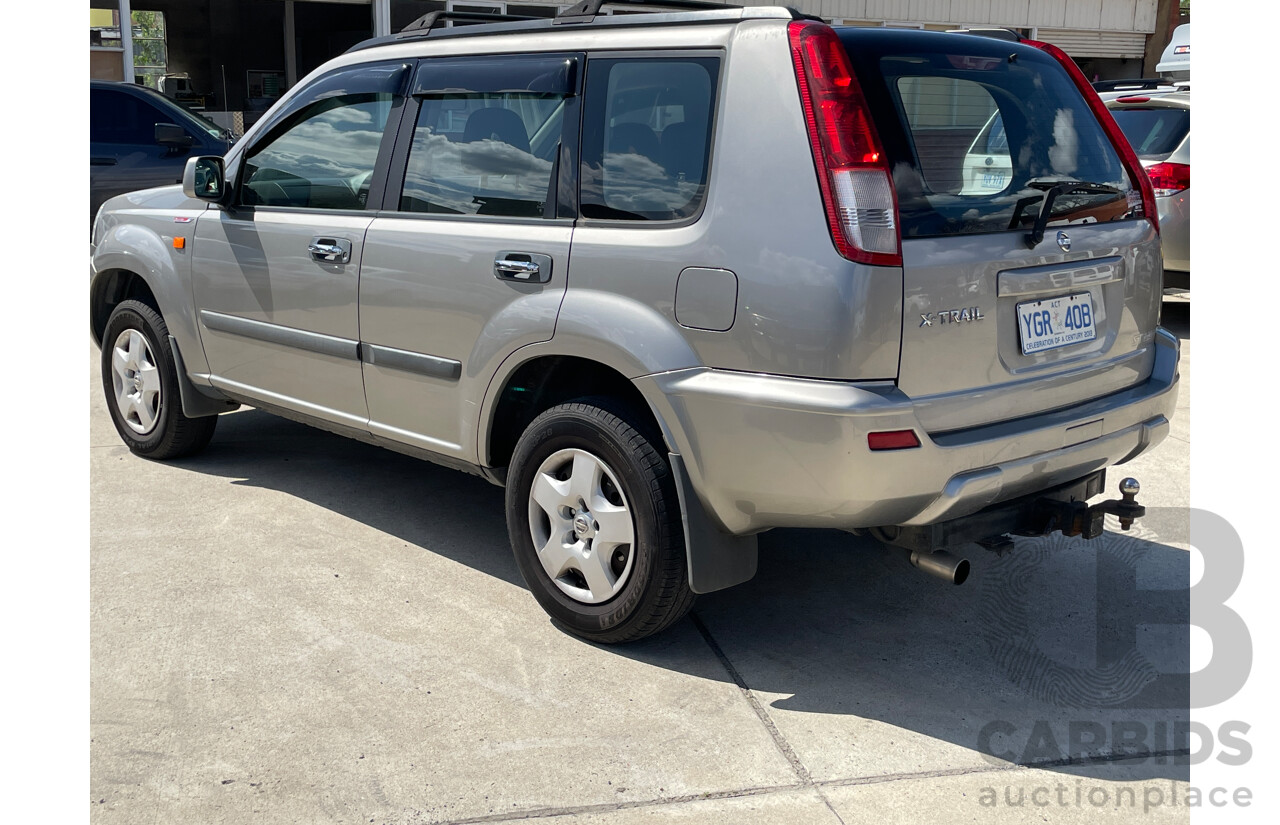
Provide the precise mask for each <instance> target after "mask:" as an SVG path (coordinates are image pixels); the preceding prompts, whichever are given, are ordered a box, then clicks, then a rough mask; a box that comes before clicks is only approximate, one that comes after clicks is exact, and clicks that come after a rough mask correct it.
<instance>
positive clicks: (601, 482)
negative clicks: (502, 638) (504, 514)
mask: <svg viewBox="0 0 1280 825" xmlns="http://www.w3.org/2000/svg"><path fill="white" fill-rule="evenodd" d="M529 531H530V534H531V535H532V537H533V547H534V549H535V550H536V551H537V553H538V560H539V561H540V562H541V563H542V569H543V570H545V571H546V573H547V575H548V576H549V577H550V578H551V581H552V582H553V583H555V586H556V587H558V588H560V592H562V593H564V594H565V595H566V596H568V597H569V598H571V599H573V600H575V601H579V602H583V603H585V604H600V603H601V602H606V601H608V600H609V599H612V598H613V597H614V596H616V595H618V593H619V592H620V591H621V590H622V588H623V587H624V586H626V583H627V579H628V578H630V576H631V569H632V567H633V566H634V564H635V562H634V559H635V553H634V552H633V548H634V543H635V524H634V522H633V521H632V518H631V508H630V507H629V506H628V504H627V499H626V496H624V495H623V493H622V485H621V484H619V483H618V479H617V477H616V476H615V475H614V474H613V471H612V470H610V469H609V466H608V465H607V464H605V463H604V462H603V461H601V460H600V459H599V458H597V457H596V456H594V455H592V454H591V453H589V452H587V451H586V450H578V449H570V450H560V451H559V452H556V453H553V454H552V455H551V456H549V457H548V458H547V459H546V460H545V461H543V462H542V465H541V466H540V467H538V471H537V472H536V473H535V474H534V477H533V485H532V486H531V487H530V490H529Z"/></svg>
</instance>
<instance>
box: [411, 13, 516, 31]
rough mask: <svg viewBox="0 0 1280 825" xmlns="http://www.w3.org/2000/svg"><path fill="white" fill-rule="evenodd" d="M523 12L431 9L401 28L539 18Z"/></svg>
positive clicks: (435, 27) (429, 28) (426, 27)
mask: <svg viewBox="0 0 1280 825" xmlns="http://www.w3.org/2000/svg"><path fill="white" fill-rule="evenodd" d="M538 19H540V18H537V17H529V16H527V15H523V14H485V13H484V12H479V11H444V10H441V11H429V12H427V13H426V14H424V15H422V16H421V17H419V18H418V19H417V20H414V21H413V22H412V23H410V24H409V25H407V26H405V27H404V28H403V29H401V30H400V33H401V34H404V33H406V32H429V31H431V30H432V29H438V28H440V27H441V26H443V25H444V24H446V23H449V22H451V21H455V20H456V21H464V20H465V21H469V22H476V23H502V22H506V21H509V20H538Z"/></svg>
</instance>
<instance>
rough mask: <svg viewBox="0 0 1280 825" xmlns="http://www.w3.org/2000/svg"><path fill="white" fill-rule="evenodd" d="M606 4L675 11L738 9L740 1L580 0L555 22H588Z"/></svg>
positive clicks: (562, 13) (557, 17)
mask: <svg viewBox="0 0 1280 825" xmlns="http://www.w3.org/2000/svg"><path fill="white" fill-rule="evenodd" d="M606 5H613V6H652V7H657V8H654V9H653V11H657V10H659V9H664V8H665V9H673V10H676V11H705V10H706V9H740V8H742V4H741V3H714V2H709V0H581V2H579V3H576V4H574V5H572V6H570V7H569V8H567V9H565V10H564V11H562V12H560V13H559V14H557V15H556V17H555V22H556V23H561V24H563V23H589V22H591V21H592V20H594V19H596V15H598V14H600V10H601V9H603V8H604V7H605V6H606Z"/></svg>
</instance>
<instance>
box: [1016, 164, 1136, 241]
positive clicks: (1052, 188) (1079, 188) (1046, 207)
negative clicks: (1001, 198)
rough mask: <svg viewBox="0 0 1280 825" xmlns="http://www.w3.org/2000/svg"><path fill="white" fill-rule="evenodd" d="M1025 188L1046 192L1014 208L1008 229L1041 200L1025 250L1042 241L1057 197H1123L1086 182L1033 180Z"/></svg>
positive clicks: (1104, 186)
mask: <svg viewBox="0 0 1280 825" xmlns="http://www.w3.org/2000/svg"><path fill="white" fill-rule="evenodd" d="M1027 186H1029V187H1031V188H1033V189H1044V190H1046V191H1045V193H1044V195H1042V196H1037V195H1031V196H1030V197H1026V198H1022V199H1020V200H1019V201H1018V203H1017V204H1016V205H1015V206H1014V209H1013V218H1012V219H1011V220H1010V221H1009V228H1010V229H1016V228H1017V227H1018V221H1019V220H1020V219H1021V218H1022V210H1023V209H1025V208H1026V207H1028V206H1030V205H1031V204H1033V203H1035V202H1036V201H1039V200H1041V199H1042V198H1043V203H1041V205H1040V214H1039V215H1038V216H1036V222H1035V225H1034V226H1032V228H1031V232H1030V233H1028V235H1027V248H1028V249H1035V248H1036V246H1038V245H1039V244H1040V242H1041V241H1043V240H1044V229H1045V226H1047V225H1048V223H1049V215H1050V213H1052V211H1053V202H1054V201H1055V200H1057V199H1058V196H1059V195H1065V194H1068V193H1075V192H1084V193H1087V194H1091V195H1123V194H1124V192H1123V191H1121V190H1120V189H1117V188H1116V187H1114V186H1111V185H1109V184H1106V183H1094V182H1092V181H1087V180H1068V181H1059V180H1053V179H1033V180H1030V181H1027Z"/></svg>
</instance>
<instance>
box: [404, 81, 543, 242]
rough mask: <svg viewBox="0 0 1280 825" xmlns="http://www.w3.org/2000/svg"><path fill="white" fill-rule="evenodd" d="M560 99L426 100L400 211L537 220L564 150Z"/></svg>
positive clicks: (471, 97) (486, 95)
mask: <svg viewBox="0 0 1280 825" xmlns="http://www.w3.org/2000/svg"><path fill="white" fill-rule="evenodd" d="M563 115H564V98H563V97H562V96H561V95H559V94H538V93H475V94H455V95H428V96H425V97H424V98H423V99H422V104H421V109H420V110H419V113H418V122H417V125H416V126H415V127H414V131H413V144H412V146H410V148H409V165H408V168H407V169H406V170H405V181H404V191H403V192H402V194H401V196H400V208H401V209H402V210H404V211H406V212H434V213H443V214H453V215H508V216H519V217H526V218H540V217H542V216H543V214H544V211H545V210H546V204H547V201H548V199H549V198H550V191H551V176H552V171H553V170H554V167H555V164H554V161H555V156H556V150H557V149H559V147H560V133H561V125H562V122H563Z"/></svg>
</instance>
